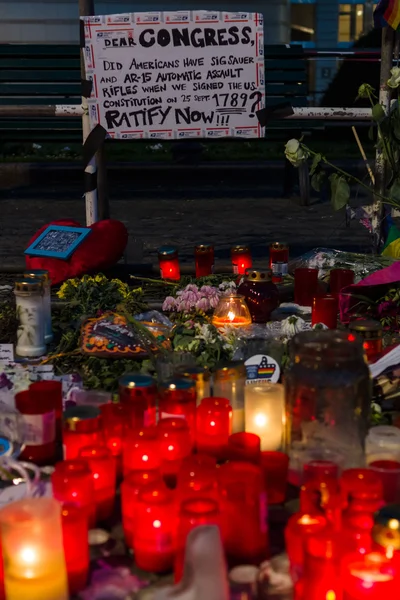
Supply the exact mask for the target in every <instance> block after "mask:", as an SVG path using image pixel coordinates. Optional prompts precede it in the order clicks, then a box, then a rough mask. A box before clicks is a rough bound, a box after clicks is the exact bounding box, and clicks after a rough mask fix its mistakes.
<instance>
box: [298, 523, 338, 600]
mask: <svg viewBox="0 0 400 600" xmlns="http://www.w3.org/2000/svg"><path fill="white" fill-rule="evenodd" d="M340 550H341V549H340V545H339V536H338V535H337V534H335V532H332V531H330V530H329V529H327V530H325V531H324V530H323V531H320V532H317V533H314V534H313V535H311V536H308V537H307V539H306V542H305V553H304V579H303V581H304V587H303V594H304V598H306V599H307V600H326V599H328V600H330V599H331V598H332V599H333V600H335V599H336V598H339V595H340V592H341V580H340V559H341V552H340Z"/></svg>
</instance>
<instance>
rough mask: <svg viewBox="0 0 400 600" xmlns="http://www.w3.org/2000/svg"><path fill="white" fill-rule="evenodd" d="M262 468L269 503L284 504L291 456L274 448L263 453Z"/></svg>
mask: <svg viewBox="0 0 400 600" xmlns="http://www.w3.org/2000/svg"><path fill="white" fill-rule="evenodd" d="M260 464H261V468H262V472H263V476H264V481H265V487H266V489H267V497H268V504H271V505H272V504H283V503H284V502H285V500H286V489H287V478H288V468H289V457H288V455H287V454H285V453H284V452H278V451H274V450H270V451H265V452H262V453H261V462H260Z"/></svg>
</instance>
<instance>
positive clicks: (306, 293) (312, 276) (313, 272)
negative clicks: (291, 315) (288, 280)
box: [294, 267, 318, 306]
mask: <svg viewBox="0 0 400 600" xmlns="http://www.w3.org/2000/svg"><path fill="white" fill-rule="evenodd" d="M317 290H318V269H307V268H303V267H301V268H298V269H296V270H295V272H294V301H295V302H296V304H299V305H300V306H312V302H313V298H314V297H315V296H316V295H317Z"/></svg>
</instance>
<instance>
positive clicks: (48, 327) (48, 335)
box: [24, 269, 53, 344]
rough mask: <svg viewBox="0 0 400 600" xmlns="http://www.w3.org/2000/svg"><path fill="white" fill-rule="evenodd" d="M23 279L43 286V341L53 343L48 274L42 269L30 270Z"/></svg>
mask: <svg viewBox="0 0 400 600" xmlns="http://www.w3.org/2000/svg"><path fill="white" fill-rule="evenodd" d="M24 278H32V279H39V280H40V281H41V282H42V286H43V300H42V301H43V314H44V341H45V343H46V344H50V342H52V341H53V326H52V321H51V281H50V277H49V272H48V271H45V270H44V269H31V270H30V271H25V273H24Z"/></svg>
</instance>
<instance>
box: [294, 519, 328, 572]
mask: <svg viewBox="0 0 400 600" xmlns="http://www.w3.org/2000/svg"><path fill="white" fill-rule="evenodd" d="M326 526H327V521H326V519H325V517H324V516H323V515H321V514H319V515H318V514H308V513H304V512H298V513H295V514H294V515H292V516H291V517H290V519H289V521H288V523H287V525H286V528H285V542H286V552H287V554H288V558H289V562H290V571H291V574H292V578H293V581H294V582H296V581H298V580H299V579H300V578H301V577H302V575H303V567H304V547H305V543H306V540H307V539H308V538H309V537H312V536H314V535H316V534H317V533H318V532H319V531H322V530H323V529H325V527H326Z"/></svg>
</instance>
